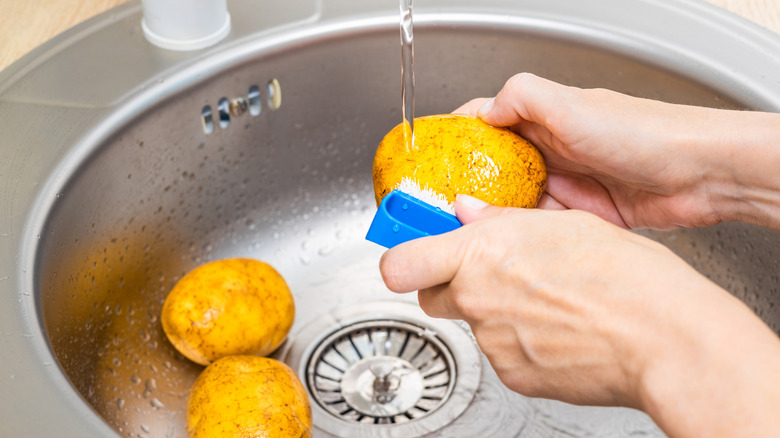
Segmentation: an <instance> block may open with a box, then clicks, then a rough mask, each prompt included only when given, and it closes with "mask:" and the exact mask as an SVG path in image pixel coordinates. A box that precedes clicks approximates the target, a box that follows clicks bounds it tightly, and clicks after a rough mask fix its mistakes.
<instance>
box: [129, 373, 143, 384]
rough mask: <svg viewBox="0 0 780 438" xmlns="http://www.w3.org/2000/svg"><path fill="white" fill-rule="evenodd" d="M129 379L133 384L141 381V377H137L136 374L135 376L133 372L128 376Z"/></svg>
mask: <svg viewBox="0 0 780 438" xmlns="http://www.w3.org/2000/svg"><path fill="white" fill-rule="evenodd" d="M130 381H131V382H132V383H133V384H134V385H137V384H139V383H141V378H140V377H138V376H136V375H135V374H133V375H132V376H130Z"/></svg>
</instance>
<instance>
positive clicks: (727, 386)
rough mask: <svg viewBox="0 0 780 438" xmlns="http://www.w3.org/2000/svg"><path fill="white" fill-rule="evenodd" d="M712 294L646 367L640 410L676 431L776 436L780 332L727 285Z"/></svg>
mask: <svg viewBox="0 0 780 438" xmlns="http://www.w3.org/2000/svg"><path fill="white" fill-rule="evenodd" d="M708 296H709V298H710V299H711V300H712V301H715V303H712V302H711V303H708V305H704V304H702V305H701V306H698V307H697V308H696V309H691V310H690V312H689V315H690V319H688V320H686V321H681V324H679V326H678V327H679V332H678V333H677V336H676V337H675V338H674V339H668V340H667V341H668V344H667V345H665V346H664V350H663V352H662V353H658V354H657V355H656V357H655V358H654V361H653V362H652V365H651V366H649V367H648V369H647V372H646V373H645V375H644V378H643V381H642V405H643V409H644V410H645V411H646V412H647V413H648V414H650V415H651V417H653V419H654V420H655V421H656V422H657V423H658V425H659V426H660V427H661V428H662V429H663V430H664V431H665V432H666V433H667V434H669V435H670V436H672V437H683V438H684V437H700V436H706V437H714V438H718V437H729V438H732V437H751V438H761V437H773V436H776V434H777V431H778V430H780V416H778V412H777V409H778V407H780V339H778V337H777V335H776V334H775V333H773V332H772V331H771V330H770V329H769V328H768V327H767V326H766V325H765V324H763V323H762V322H761V321H760V320H759V319H758V318H757V317H756V316H755V315H754V314H753V312H751V311H750V310H749V309H748V308H747V307H745V306H744V305H743V304H742V303H738V302H736V299H735V298H733V297H731V296H725V292H723V293H722V294H721V295H720V296H718V293H711V294H709V295H708ZM670 325H671V327H667V329H672V330H675V329H676V328H675V327H674V324H673V323H672V324H670Z"/></svg>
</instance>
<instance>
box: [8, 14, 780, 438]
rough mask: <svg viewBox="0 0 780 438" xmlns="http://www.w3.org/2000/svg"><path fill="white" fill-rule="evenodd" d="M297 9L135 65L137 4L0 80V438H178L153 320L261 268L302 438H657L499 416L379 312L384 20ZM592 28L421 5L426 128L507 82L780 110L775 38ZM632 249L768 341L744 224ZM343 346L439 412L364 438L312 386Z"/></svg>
mask: <svg viewBox="0 0 780 438" xmlns="http://www.w3.org/2000/svg"><path fill="white" fill-rule="evenodd" d="M292 3H294V6H295V7H289V8H283V9H284V10H283V11H276V10H272V9H279V8H270V7H269V8H267V9H268V10H263V9H264V8H263V7H262V5H258V4H257V2H249V1H233V2H229V7H230V10H231V15H232V17H233V30H232V33H231V34H230V35H229V36H228V38H227V39H226V40H225V41H223V42H222V43H220V44H219V45H217V46H215V47H213V48H210V49H206V50H202V51H198V52H192V53H174V52H167V51H165V50H162V49H158V48H155V47H153V46H151V45H150V44H148V43H147V42H146V41H145V40H144V39H143V36H142V33H141V32H140V5H139V4H138V3H137V2H136V3H130V4H128V5H125V6H122V7H119V8H117V9H114V10H112V11H109V12H108V13H106V14H104V15H101V16H99V17H97V18H95V19H93V20H90V21H89V22H87V23H85V24H83V25H81V26H79V27H77V28H75V29H73V30H71V31H69V32H67V33H65V34H64V35H62V36H60V37H58V38H57V39H55V40H54V41H52V42H50V43H47V44H46V45H45V46H43V47H41V48H39V49H38V50H36V51H34V52H33V53H32V54H30V55H28V56H27V57H25V58H23V59H22V60H21V61H19V62H17V63H16V64H14V65H13V66H11V67H10V68H9V69H7V70H6V71H4V72H3V73H2V75H0V131H1V132H3V133H4V135H3V140H2V146H0V151H2V157H3V159H2V160H0V187H1V189H0V205H2V210H1V211H0V292H1V293H0V351H2V353H0V354H2V361H0V387H2V388H3V391H2V394H0V435H2V436H132V437H146V436H149V437H151V436H165V437H184V436H186V431H185V429H184V418H185V417H184V406H185V404H186V398H187V394H188V390H189V386H190V384H191V383H192V381H193V380H194V379H195V377H196V376H197V375H198V373H199V372H200V371H201V370H202V367H200V366H198V365H195V364H193V363H191V362H189V361H187V360H186V359H185V358H184V357H183V356H181V355H180V354H178V353H177V352H176V351H175V350H174V349H173V348H172V347H171V346H170V344H169V343H168V342H167V340H166V339H165V335H164V334H163V332H162V329H161V325H160V321H159V314H160V310H161V307H162V303H163V300H164V299H165V297H166V295H167V293H168V291H169V290H170V289H171V287H172V286H173V284H174V283H175V282H176V280H177V279H179V278H180V277H181V276H182V275H183V274H185V273H186V272H187V271H189V270H190V269H192V268H194V267H195V266H198V265H199V264H202V263H205V262H207V261H211V260H216V259H220V258H227V257H253V258H258V259H261V260H264V261H267V262H269V263H270V264H272V265H273V266H275V267H276V268H277V269H278V270H279V271H280V272H281V273H282V275H283V276H284V277H285V278H286V279H287V280H288V283H289V285H290V287H291V289H292V291H293V293H294V295H295V299H296V304H297V313H296V319H295V323H294V326H293V328H292V331H291V334H290V337H289V339H288V340H287V341H286V343H285V344H284V345H283V346H282V347H281V348H280V349H279V350H278V351H277V352H276V353H275V357H277V358H279V359H281V360H284V361H286V362H287V363H288V364H290V365H291V366H292V367H293V368H294V369H295V370H296V372H298V374H299V376H300V377H301V379H302V380H303V381H304V382H305V383H306V385H307V387H308V390H309V391H310V394H311V399H312V404H313V409H314V422H315V431H314V434H315V436H316V437H332V436H334V437H337V436H344V437H347V436H360V437H368V436H381V437H393V436H397V437H413V436H431V437H433V436H449V437H459V436H462V437H468V436H474V435H475V434H476V433H480V434H481V435H484V436H594V435H595V436H638V435H641V436H662V435H663V434H662V433H661V432H660V431H659V430H658V429H657V428H656V426H655V425H654V424H653V422H652V421H651V420H650V419H649V418H648V417H647V416H645V415H644V414H642V413H641V412H638V411H634V410H631V409H624V408H595V407H577V406H571V405H567V404H563V403H558V402H553V401H549V400H539V399H530V398H526V397H523V396H520V395H518V394H515V393H512V392H510V391H508V390H507V389H506V388H504V387H503V386H502V385H501V383H500V381H499V380H498V379H497V377H496V376H495V374H494V373H493V372H492V371H491V370H490V367H489V365H488V364H487V362H486V361H485V359H484V358H483V357H482V356H481V354H480V353H479V351H478V350H477V349H476V347H475V345H474V343H473V341H472V340H471V338H470V337H469V335H468V331H467V328H466V327H463V325H462V324H459V323H457V322H451V321H442V320H433V319H430V318H428V317H426V316H425V315H424V314H422V312H421V311H419V309H418V308H417V307H416V305H415V303H416V299H415V297H414V296H413V295H407V296H398V295H394V294H391V293H389V292H387V290H386V289H385V288H384V285H383V283H382V281H381V278H380V276H379V272H378V269H377V263H378V259H379V256H380V255H381V252H382V250H381V248H379V247H378V246H376V245H374V244H371V243H369V242H367V241H365V240H364V236H365V232H366V231H367V229H368V225H369V224H370V221H371V218H372V217H373V214H374V211H375V204H374V200H373V192H372V183H371V163H372V159H373V154H374V150H375V147H376V145H378V143H379V141H380V140H381V138H382V136H383V135H384V134H385V133H386V132H387V131H388V130H389V129H391V128H392V127H393V126H395V125H396V124H397V123H399V122H400V117H401V116H400V74H399V72H400V67H399V60H400V54H399V47H398V39H399V37H398V32H399V31H398V12H397V9H396V6H395V5H393V4H391V5H387V4H383V3H387V2H378V1H362V2H358V3H359V4H356V3H355V2H349V1H346V0H322V1H317V0H302V1H293V2H292ZM584 3H585V2H570V1H566V0H534V1H524V2H516V1H509V0H506V1H500V0H487V1H485V2H481V3H480V4H479V7H477V6H476V5H475V4H474V3H473V2H464V1H443V0H431V1H428V2H425V3H424V4H420V5H418V7H417V9H416V11H415V13H416V15H415V27H416V29H415V35H416V37H417V38H416V41H415V48H416V66H415V67H416V77H417V94H416V96H417V115H423V114H431V113H442V112H449V111H451V110H452V109H454V108H455V107H457V106H459V105H460V104H462V103H463V102H465V101H467V100H469V99H471V98H473V97H479V96H490V95H494V94H495V93H496V92H497V91H498V90H499V89H500V87H501V86H502V85H503V83H504V82H505V81H506V79H508V78H509V77H510V76H511V75H513V74H514V73H516V72H520V71H531V72H534V73H536V74H539V75H541V76H545V77H548V78H551V79H554V80H557V81H560V82H564V83H567V84H572V85H577V86H583V87H605V88H611V89H614V90H617V91H621V92H625V93H629V94H632V95H637V96H644V97H649V98H654V99H662V100H667V101H672V102H678V103H685V104H696V105H705V106H713V107H723V108H745V109H760V110H768V111H778V110H779V109H780V87H778V86H777V85H778V84H777V81H776V79H774V78H775V77H776V74H775V73H776V72H777V71H780V58H778V57H776V56H774V55H773V54H777V53H780V39H779V38H777V37H776V36H774V35H772V34H770V33H769V32H767V31H763V30H761V29H759V28H757V27H755V26H753V25H751V24H749V23H747V22H745V21H743V20H741V19H739V18H737V17H734V16H731V15H729V14H727V13H725V12H723V11H720V10H717V9H715V8H712V7H710V6H707V5H705V4H701V3H699V2H695V1H688V0H669V1H666V2H657V1H643V0H598V1H591V2H587V3H588V4H587V6H586V5H585V4H584ZM642 233H643V234H646V235H648V236H649V237H651V238H653V239H656V240H658V241H661V242H662V243H664V244H666V245H667V246H669V247H670V248H672V249H673V250H674V251H675V252H677V253H678V254H680V255H681V256H682V257H683V258H684V259H685V260H687V261H688V262H689V263H691V264H692V265H693V266H694V267H695V268H696V269H698V270H699V271H700V272H702V273H703V274H705V275H707V276H708V277H709V278H711V279H713V280H714V281H715V282H717V283H719V284H721V285H722V286H724V287H725V288H727V289H728V290H730V291H731V292H733V293H734V294H735V295H736V296H738V297H739V298H740V299H742V300H744V301H745V302H746V303H748V304H749V305H750V306H751V307H752V308H753V309H754V310H755V312H756V313H757V314H758V315H759V316H760V317H761V318H762V319H763V320H764V321H766V323H767V324H769V325H770V326H771V328H772V329H773V330H775V331H776V332H778V331H780V298H779V297H778V293H777V288H778V277H777V272H779V271H780V270H779V269H778V264H779V263H780V254H779V253H778V250H777V248H780V235H779V234H777V233H775V232H771V231H767V230H763V229H760V228H757V227H751V226H746V225H741V224H721V225H718V226H715V227H710V228H705V229H696V230H680V231H675V232H663V233H662V232H652V231H642ZM695 311H696V310H695V309H691V312H695ZM659 323H660V322H659ZM347 341H349V343H351V344H354V345H355V350H356V351H359V352H363V354H364V355H366V354H367V355H368V356H371V355H372V354H373V355H374V356H377V357H378V356H383V357H384V356H391V357H393V358H394V359H392V360H393V361H398V363H404V364H409V365H410V366H411V367H412V368H410V369H411V371H410V372H412V373H419V374H420V379H422V380H421V381H425V382H427V380H425V379H428V378H432V377H430V375H432V374H433V373H427V374H426V373H425V372H424V370H427V369H430V368H431V367H439V368H436V370H438V371H437V372H436V375H437V376H438V377H436V379H439V380H436V386H437V387H439V388H441V390H440V391H439V392H437V393H436V395H435V396H431V397H429V398H428V399H426V400H429V399H435V402H431V404H430V405H428V404H425V403H423V404H421V402H419V401H418V400H417V398H419V397H417V398H415V397H414V396H409V397H408V399H409V400H411V401H410V402H409V403H406V401H405V400H407V399H406V398H403V397H402V398H398V400H404V401H403V403H402V402H400V401H399V402H398V403H396V404H394V405H392V406H391V405H388V412H387V413H386V415H380V416H371V415H367V414H366V413H365V412H364V411H365V410H366V409H362V410H361V407H360V403H362V402H361V401H360V400H357V399H355V398H354V397H355V396H354V395H349V394H346V392H345V396H344V398H345V399H346V400H341V401H339V400H337V399H329V398H328V395H327V392H328V390H327V385H328V383H327V382H326V381H324V380H323V378H325V379H326V378H327V376H325V377H323V373H326V370H324V369H323V368H321V367H322V366H323V365H322V363H323V362H322V361H323V360H326V359H327V358H328V355H329V354H331V355H332V354H333V352H335V351H336V350H338V349H340V348H347V347H345V346H348V345H347V344H345V342H347ZM409 345H415V346H416V347H415V348H412V347H410V346H409ZM350 348H351V347H350ZM382 348H386V350H381V349H382ZM377 349H380V351H379V352H377ZM412 350H415V351H414V352H412ZM366 352H369V353H366ZM371 352H373V353H371ZM391 352H392V354H391ZM357 354H358V355H360V353H357ZM426 355H428V356H426ZM424 357H427V359H424V360H423V359H420V358H424ZM404 366H406V365H404ZM342 371H343V376H342V375H340V377H339V378H342V377H343V378H344V379H347V378H349V377H350V376H358V375H359V373H360V371H361V370H360V369H352V368H350V369H346V370H342ZM331 372H332V370H331ZM326 380H327V379H326ZM429 386H431V385H429ZM420 391H421V392H422V391H423V390H422V389H420ZM418 395H419V394H418ZM350 397H352V398H350ZM426 403H427V402H426Z"/></svg>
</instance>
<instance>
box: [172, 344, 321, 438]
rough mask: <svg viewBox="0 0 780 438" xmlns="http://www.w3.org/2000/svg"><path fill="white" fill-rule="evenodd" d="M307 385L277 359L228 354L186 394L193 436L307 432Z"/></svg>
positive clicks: (261, 437)
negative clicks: (305, 386)
mask: <svg viewBox="0 0 780 438" xmlns="http://www.w3.org/2000/svg"><path fill="white" fill-rule="evenodd" d="M311 428H312V414H311V405H310V404H309V399H308V396H307V395H306V389H305V388H304V387H303V384H302V383H301V381H300V380H299V379H298V377H297V376H296V375H295V373H294V372H293V370H292V369H290V367H288V366H287V365H285V364H284V363H283V362H280V361H278V360H275V359H271V358H267V357H258V356H227V357H224V358H222V359H219V360H217V361H215V362H214V363H212V364H211V365H209V366H208V367H206V369H205V370H204V371H203V372H202V373H201V374H200V376H198V379H197V380H196V381H195V383H194V384H193V386H192V389H191V390H190V396H189V399H188V400H187V433H188V436H189V437H190V438H211V437H214V438H221V437H241V438H308V437H311Z"/></svg>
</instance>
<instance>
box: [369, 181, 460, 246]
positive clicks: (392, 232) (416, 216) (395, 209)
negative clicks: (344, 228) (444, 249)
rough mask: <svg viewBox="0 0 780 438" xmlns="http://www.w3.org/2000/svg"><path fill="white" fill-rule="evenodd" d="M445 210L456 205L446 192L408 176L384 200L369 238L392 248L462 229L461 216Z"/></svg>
mask: <svg viewBox="0 0 780 438" xmlns="http://www.w3.org/2000/svg"><path fill="white" fill-rule="evenodd" d="M410 193H411V194H410ZM412 194H414V195H415V196H412ZM423 199H424V200H423ZM445 210H452V206H451V205H449V204H448V203H447V200H446V199H445V198H444V197H443V196H442V195H440V194H438V193H436V192H434V191H433V190H430V189H428V188H425V189H422V188H421V187H420V186H419V185H418V184H417V183H416V182H414V181H412V180H411V179H409V178H404V179H403V180H402V181H401V184H399V186H398V188H397V189H395V190H393V191H392V192H390V193H389V194H388V195H387V196H385V197H384V198H383V199H382V203H381V204H380V205H379V210H377V212H376V215H375V216H374V220H373V221H372V222H371V227H370V228H369V229H368V234H366V239H367V240H370V241H371V242H374V243H377V244H379V245H382V246H384V247H386V248H392V247H394V246H396V245H398V244H399V243H404V242H406V241H409V240H412V239H417V238H419V237H425V236H434V235H437V234H443V233H446V232H448V231H452V230H454V229H457V228H460V227H461V223H460V221H458V218H456V217H455V215H454V214H452V213H449V212H447V211H445Z"/></svg>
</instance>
